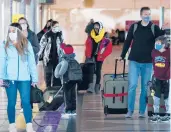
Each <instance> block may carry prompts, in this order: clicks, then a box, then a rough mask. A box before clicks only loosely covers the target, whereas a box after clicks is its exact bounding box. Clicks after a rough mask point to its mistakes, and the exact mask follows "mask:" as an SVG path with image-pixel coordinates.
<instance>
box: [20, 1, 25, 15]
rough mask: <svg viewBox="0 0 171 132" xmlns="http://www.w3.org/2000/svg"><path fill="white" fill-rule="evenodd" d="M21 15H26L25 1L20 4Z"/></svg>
mask: <svg viewBox="0 0 171 132" xmlns="http://www.w3.org/2000/svg"><path fill="white" fill-rule="evenodd" d="M20 14H24V16H25V14H26V3H25V0H21V2H20Z"/></svg>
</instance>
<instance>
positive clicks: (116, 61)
mask: <svg viewBox="0 0 171 132" xmlns="http://www.w3.org/2000/svg"><path fill="white" fill-rule="evenodd" d="M118 60H119V61H121V59H116V60H115V73H114V76H115V78H116V76H117V75H116V73H117V63H118ZM123 61H124V66H123V78H124V77H125V67H126V59H123Z"/></svg>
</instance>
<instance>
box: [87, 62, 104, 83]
mask: <svg viewBox="0 0 171 132" xmlns="http://www.w3.org/2000/svg"><path fill="white" fill-rule="evenodd" d="M102 65H103V61H96V63H95V65H94V66H92V67H91V69H93V68H94V70H92V71H94V73H95V74H96V84H100V80H101V70H102ZM90 80H92V81H91V83H93V74H90Z"/></svg>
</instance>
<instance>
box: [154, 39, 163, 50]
mask: <svg viewBox="0 0 171 132" xmlns="http://www.w3.org/2000/svg"><path fill="white" fill-rule="evenodd" d="M162 48H163V45H162V44H161V41H157V42H156V43H155V49H156V50H161V49H162Z"/></svg>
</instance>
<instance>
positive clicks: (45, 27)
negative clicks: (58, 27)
mask: <svg viewBox="0 0 171 132" xmlns="http://www.w3.org/2000/svg"><path fill="white" fill-rule="evenodd" d="M49 22H50V23H51V25H52V22H53V20H52V19H50V20H48V21H47V22H46V25H45V26H44V28H43V29H48V27H47V24H48V23H49ZM51 25H50V27H51Z"/></svg>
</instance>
